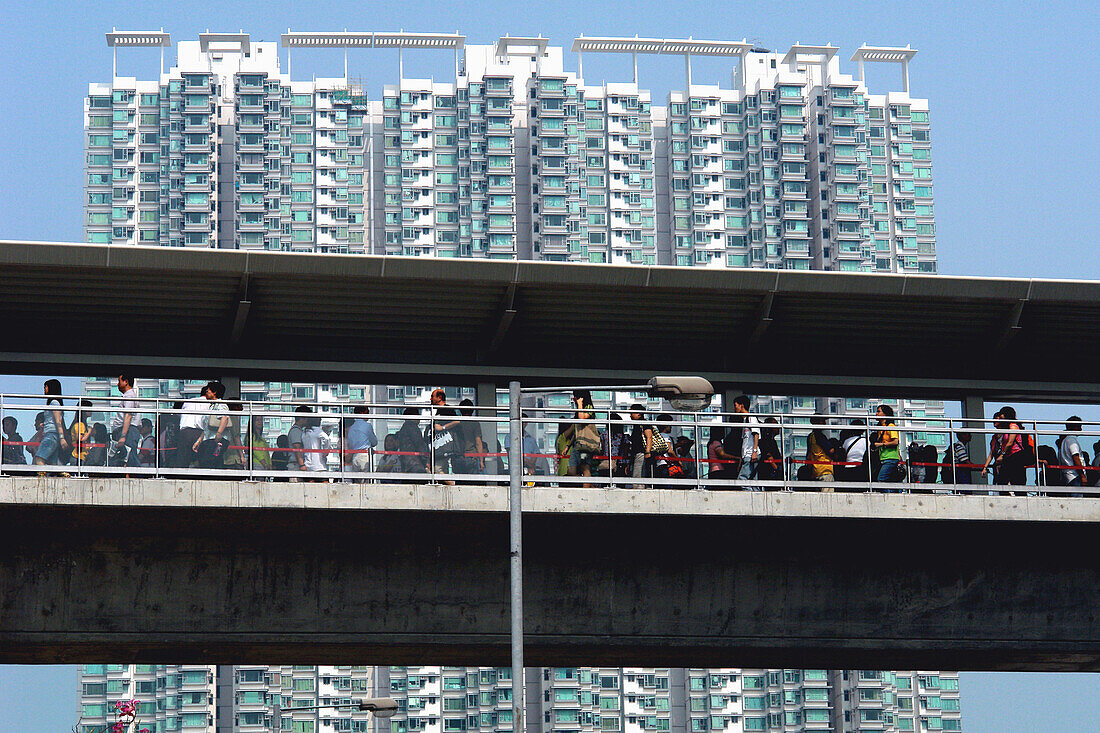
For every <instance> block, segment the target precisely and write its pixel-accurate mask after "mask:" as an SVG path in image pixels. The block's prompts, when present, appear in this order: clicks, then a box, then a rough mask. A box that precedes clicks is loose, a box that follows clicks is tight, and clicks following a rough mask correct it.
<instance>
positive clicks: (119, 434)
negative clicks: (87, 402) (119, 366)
mask: <svg viewBox="0 0 1100 733" xmlns="http://www.w3.org/2000/svg"><path fill="white" fill-rule="evenodd" d="M116 386H117V387H118V391H119V393H120V394H121V395H122V401H121V402H119V403H118V405H116V407H115V411H114V413H113V414H112V415H111V440H113V441H115V444H114V453H115V454H116V455H117V456H118V459H119V460H118V461H117V462H124V463H125V465H127V466H131V467H135V468H136V467H137V466H140V465H141V459H140V457H139V455H138V453H139V451H140V448H141V431H139V430H138V424H139V423H138V410H139V409H140V407H141V406H140V405H139V404H138V396H137V390H135V389H134V377H133V374H131V373H130V372H122V373H121V374H119V376H118V382H117V385H116ZM111 465H115V464H114V463H112V464H111Z"/></svg>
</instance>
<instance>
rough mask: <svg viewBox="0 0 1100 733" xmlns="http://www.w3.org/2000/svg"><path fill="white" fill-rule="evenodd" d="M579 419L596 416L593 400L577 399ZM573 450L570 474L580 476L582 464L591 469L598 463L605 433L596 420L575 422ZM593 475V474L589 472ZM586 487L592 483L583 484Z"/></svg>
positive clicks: (570, 456)
mask: <svg viewBox="0 0 1100 733" xmlns="http://www.w3.org/2000/svg"><path fill="white" fill-rule="evenodd" d="M576 415H577V420H592V419H593V418H595V417H596V415H595V413H594V412H592V402H591V401H587V400H586V399H585V398H584V397H579V398H578V399H577V413H576ZM574 435H575V436H576V437H575V438H574V439H573V450H572V451H570V453H569V475H570V476H579V475H580V474H581V464H582V463H583V464H585V465H587V466H588V468H589V470H590V471H591V469H592V468H594V467H595V465H596V456H597V455H599V454H600V452H601V450H602V449H603V445H604V442H603V434H602V433H601V432H600V428H599V426H598V425H596V423H594V422H586V423H580V422H578V423H575V424H574ZM589 475H591V474H589ZM581 485H582V486H584V487H591V486H592V484H587V483H586V484H581Z"/></svg>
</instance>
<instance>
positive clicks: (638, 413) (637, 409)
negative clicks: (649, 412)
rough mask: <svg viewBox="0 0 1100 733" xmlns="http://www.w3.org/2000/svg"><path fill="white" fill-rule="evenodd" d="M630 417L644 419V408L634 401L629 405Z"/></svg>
mask: <svg viewBox="0 0 1100 733" xmlns="http://www.w3.org/2000/svg"><path fill="white" fill-rule="evenodd" d="M630 419H631V420H645V408H644V407H642V406H641V405H640V404H638V403H637V402H635V403H634V404H633V405H631V406H630Z"/></svg>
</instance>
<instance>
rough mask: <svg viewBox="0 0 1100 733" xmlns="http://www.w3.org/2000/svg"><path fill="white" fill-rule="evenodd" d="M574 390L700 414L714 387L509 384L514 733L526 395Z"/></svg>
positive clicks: (659, 380) (515, 726)
mask: <svg viewBox="0 0 1100 733" xmlns="http://www.w3.org/2000/svg"><path fill="white" fill-rule="evenodd" d="M574 389H594V390H611V391H624V392H625V391H632V392H634V391H646V392H649V394H650V395H652V396H654V397H664V398H665V399H667V400H668V401H669V402H670V403H671V404H672V406H673V408H674V409H677V410H685V411H691V412H694V411H697V410H702V409H705V408H706V407H707V405H709V404H710V400H711V397H713V396H714V387H712V386H711V384H710V382H709V381H707V380H706V379H704V378H703V377H653V378H652V379H650V380H649V381H648V382H647V383H645V384H641V385H636V384H633V385H613V386H591V385H586V386H578V387H526V388H525V387H522V386H520V383H519V382H516V381H513V382H509V384H508V435H509V445H508V524H509V529H510V532H509V535H510V539H509V550H510V558H511V560H510V565H511V568H510V570H511V573H510V577H511V580H510V589H511V606H512V608H511V611H512V621H511V641H512V731H513V733H525V728H524V724H523V423H522V416H523V412H522V409H521V404H520V400H521V399H522V397H523V395H524V394H525V393H526V394H533V393H536V392H567V391H572V390H574Z"/></svg>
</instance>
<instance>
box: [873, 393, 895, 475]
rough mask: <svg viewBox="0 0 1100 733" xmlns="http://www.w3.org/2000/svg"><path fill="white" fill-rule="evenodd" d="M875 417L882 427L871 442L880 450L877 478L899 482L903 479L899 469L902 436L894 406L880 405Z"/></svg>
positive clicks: (876, 449)
mask: <svg viewBox="0 0 1100 733" xmlns="http://www.w3.org/2000/svg"><path fill="white" fill-rule="evenodd" d="M875 417H877V418H878V424H879V427H881V428H882V429H881V430H879V431H878V432H877V433H875V437H874V442H873V443H872V444H871V447H872V448H874V449H875V451H877V452H878V459H879V469H878V476H877V477H876V479H875V480H876V481H878V482H879V483H898V482H899V481H901V472H900V471H899V470H898V466H899V465H900V464H901V447H900V446H901V438H900V436H899V435H898V431H897V423H896V422H894V408H893V407H891V406H890V405H879V406H878V409H877V410H875ZM891 428H893V429H892V430H891ZM886 491H890V490H889V489H887V490H886ZM895 491H896V490H895Z"/></svg>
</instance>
